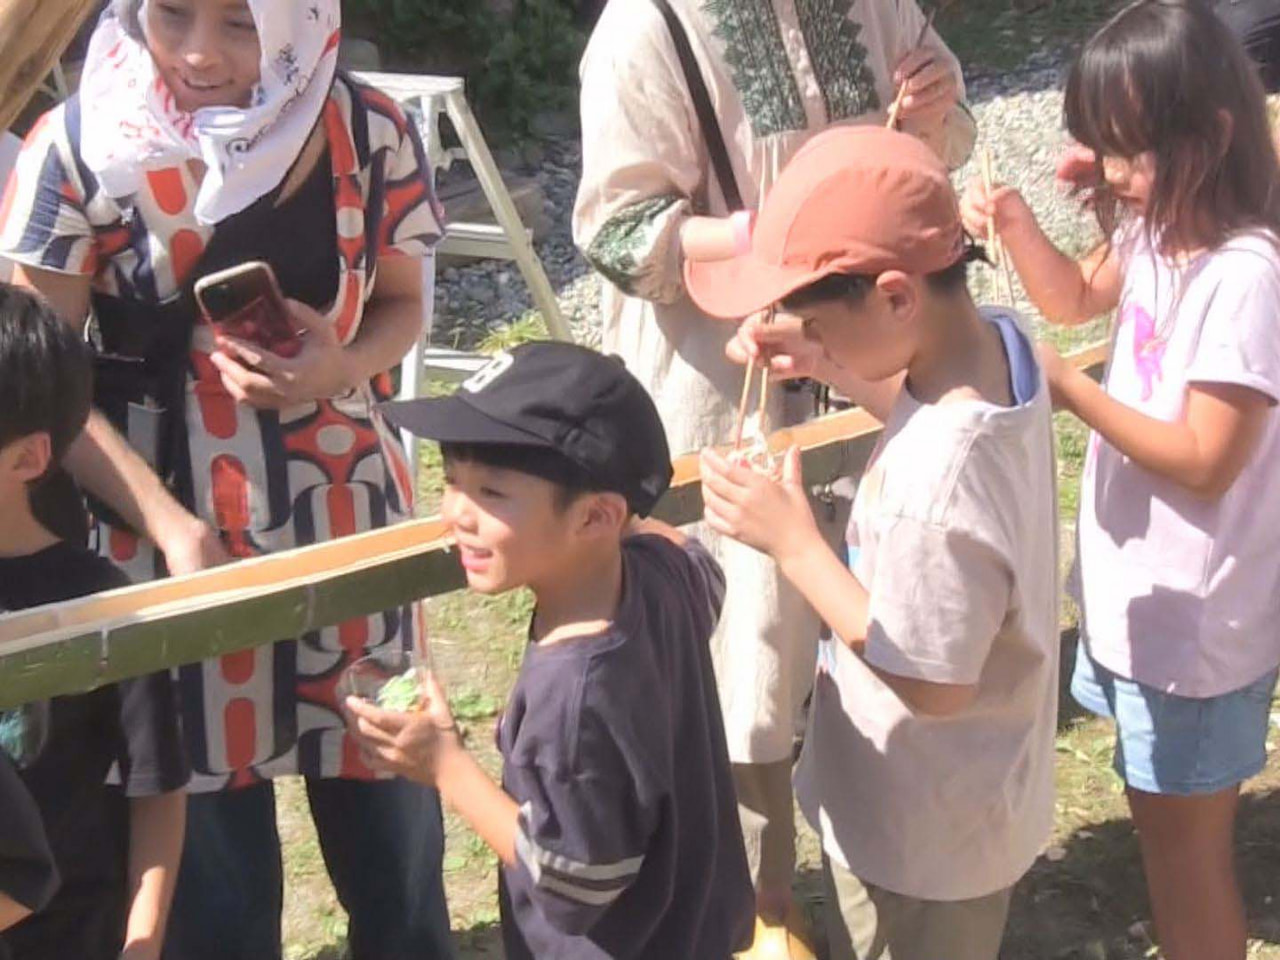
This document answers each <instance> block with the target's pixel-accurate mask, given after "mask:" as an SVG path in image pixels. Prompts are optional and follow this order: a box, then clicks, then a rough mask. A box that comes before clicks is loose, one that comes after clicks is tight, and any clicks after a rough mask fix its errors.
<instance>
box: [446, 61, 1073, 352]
mask: <svg viewBox="0 0 1280 960" xmlns="http://www.w3.org/2000/svg"><path fill="white" fill-rule="evenodd" d="M1062 75H1063V70H1062V66H1061V62H1060V61H1057V60H1055V59H1054V58H1053V57H1051V56H1040V57H1033V58H1032V60H1031V61H1029V63H1028V64H1027V65H1026V66H1025V67H1023V68H1022V69H1020V70H1018V71H1017V72H1014V73H1008V74H1004V75H1001V76H985V77H977V78H974V79H972V80H971V81H970V83H969V97H970V103H971V106H972V108H973V112H974V115H975V116H976V117H977V120H978V124H979V129H980V131H981V140H980V142H983V143H986V145H987V146H988V148H989V149H990V151H991V154H992V158H993V164H994V167H995V171H996V177H997V179H999V180H1002V181H1005V182H1011V183H1013V184H1015V185H1016V186H1018V187H1019V189H1021V190H1022V191H1023V193H1024V195H1025V196H1026V197H1027V199H1028V200H1029V201H1030V203H1031V205H1032V207H1033V208H1034V209H1035V210H1036V212H1037V214H1039V216H1040V218H1041V223H1042V224H1043V225H1044V226H1045V228H1046V230H1047V231H1048V232H1049V234H1050V236H1051V237H1053V238H1054V240H1055V241H1057V242H1058V243H1059V244H1060V245H1061V246H1063V247H1064V248H1065V249H1067V250H1068V251H1070V252H1072V253H1083V252H1084V251H1085V250H1086V249H1087V247H1088V246H1089V245H1090V244H1091V243H1092V242H1094V241H1095V240H1096V232H1095V231H1094V229H1093V226H1092V223H1091V221H1090V220H1089V219H1088V218H1086V217H1084V216H1082V215H1081V213H1080V211H1079V209H1078V207H1077V205H1076V204H1075V203H1074V202H1073V201H1072V200H1070V199H1069V198H1067V197H1065V196H1064V195H1063V194H1062V193H1061V192H1060V191H1059V190H1058V188H1057V187H1056V186H1055V184H1054V182H1053V164H1054V158H1055V157H1056V156H1057V154H1058V151H1059V149H1060V147H1061V144H1062V143H1063V140H1064V136H1065V135H1064V133H1063V131H1062V117H1061V113H1062V96H1061V93H1060V92H1059V88H1060V84H1061V80H1062ZM538 152H539V153H541V157H539V158H538V162H537V163H536V164H534V165H533V168H532V170H528V169H526V170H524V171H522V172H524V173H532V175H534V176H536V177H537V178H538V180H539V181H540V182H541V184H542V187H543V190H544V191H545V194H546V204H547V213H548V215H549V219H550V220H551V221H552V223H553V224H554V226H553V229H552V230H551V232H550V234H549V236H548V237H547V238H546V239H545V240H544V241H542V242H541V243H539V244H538V253H539V255H540V256H541V257H542V262H543V266H544V267H545V268H546V271H547V274H548V276H549V277H550V279H551V283H552V285H553V286H554V287H555V289H556V290H557V292H558V294H559V299H560V305H561V309H562V310H563V311H564V313H565V316H566V317H567V318H568V320H569V322H570V323H571V325H572V326H573V329H574V332H575V336H576V337H577V338H578V339H579V340H582V341H584V342H596V340H597V338H598V325H597V319H596V311H597V307H598V303H599V283H600V281H599V279H598V278H596V277H595V276H594V275H593V274H592V272H591V269H590V268H589V267H588V265H587V263H586V261H584V260H583V259H582V256H581V254H580V253H578V251H577V249H576V248H575V247H574V245H573V239H572V237H571V235H570V226H569V219H570V215H571V212H572V209H573V198H574V194H575V192H576V190H577V185H578V178H579V175H580V171H581V162H582V154H581V148H580V146H579V145H578V143H577V142H576V141H574V140H554V141H546V142H543V143H542V144H541V149H540V150H539V151H538ZM977 174H978V167H977V163H976V157H975V159H973V160H971V161H970V162H969V163H968V164H966V165H965V167H963V168H961V169H960V170H959V171H957V172H956V178H955V182H956V184H957V186H959V187H962V186H963V185H964V184H965V183H967V182H968V181H969V180H970V179H971V178H972V177H975V176H977ZM991 278H992V272H991V271H989V270H986V269H984V268H977V269H975V270H974V273H973V289H974V294H975V297H976V298H977V299H978V300H980V301H990V300H991V299H992V294H991V291H992V287H991ZM1015 284H1016V281H1015ZM1017 292H1018V295H1019V296H1021V289H1020V288H1019V289H1018V291H1017ZM1021 306H1022V307H1023V309H1025V310H1030V305H1029V304H1027V303H1025V302H1022V303H1021ZM530 309H532V303H531V301H530V298H529V295H528V291H527V290H526V288H525V285H524V280H523V278H522V277H521V276H520V271H519V270H518V269H517V268H516V266H515V264H514V263H505V262H499V261H484V262H476V263H473V264H470V265H467V266H464V267H454V268H447V269H444V270H442V271H441V273H440V276H439V283H438V287H437V294H436V315H435V325H434V331H433V338H432V339H433V341H434V342H435V343H436V344H439V345H443V346H455V345H456V346H460V347H464V348H465V347H469V346H473V345H474V344H475V343H477V342H478V341H479V340H480V339H481V338H482V337H484V336H485V334H486V333H488V332H490V331H492V330H493V329H494V328H495V327H498V326H500V325H502V324H503V323H507V322H510V321H512V320H514V319H517V318H519V317H521V316H522V315H524V314H525V313H526V312H527V311H529V310H530ZM1096 334H1097V331H1096V329H1094V328H1090V329H1087V330H1082V331H1075V332H1073V334H1072V335H1071V336H1070V337H1069V338H1066V339H1067V340H1068V341H1069V342H1079V341H1080V340H1083V339H1087V338H1088V337H1091V336H1095V335H1096Z"/></svg>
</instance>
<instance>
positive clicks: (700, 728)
mask: <svg viewBox="0 0 1280 960" xmlns="http://www.w3.org/2000/svg"><path fill="white" fill-rule="evenodd" d="M384 409H386V412H387V415H388V417H389V418H390V419H391V420H392V421H393V422H394V423H396V424H397V425H398V426H400V427H402V428H404V429H406V430H410V431H412V432H414V433H416V434H418V435H420V436H424V437H428V438H430V439H433V440H437V441H439V442H440V443H441V446H442V448H443V452H444V466H445V491H444V502H443V506H442V510H441V513H442V516H443V517H444V519H445V522H446V523H448V525H449V527H450V530H451V532H452V534H453V536H454V537H455V538H456V540H457V549H458V553H459V556H460V559H461V561H462V565H463V567H464V568H465V570H466V573H467V583H468V585H469V586H470V587H471V589H473V590H476V591H478V592H480V593H483V594H497V593H502V592H505V591H507V590H512V589H515V588H517V587H522V586H527V587H529V588H530V589H531V590H532V591H533V593H534V595H535V596H536V597H537V601H538V606H537V609H536V610H535V612H534V615H533V621H532V623H531V624H530V628H529V641H530V642H529V646H528V648H527V650H526V652H525V657H524V663H523V665H522V666H521V670H520V676H519V678H518V679H517V680H516V684H515V688H514V690H513V691H512V693H511V696H510V699H509V701H508V703H507V709H506V712H505V713H504V715H503V718H502V721H501V725H500V727H499V731H498V745H499V748H500V749H501V752H502V759H503V767H502V784H501V786H499V785H497V784H495V783H494V782H493V781H492V780H490V778H489V776H488V775H487V774H486V773H485V772H484V771H483V770H481V768H480V767H479V766H477V765H476V762H475V761H474V760H473V759H472V758H471V756H470V755H469V754H468V753H467V751H466V749H465V748H464V747H463V746H462V744H461V742H460V741H459V739H458V735H457V733H456V731H455V729H454V723H453V719H452V717H451V716H450V714H449V708H448V704H447V703H446V702H445V700H444V696H443V694H441V693H440V691H439V689H438V688H437V687H434V685H432V686H431V687H430V689H429V690H428V695H427V697H426V703H425V708H424V710H423V711H422V712H420V713H391V712H388V711H386V710H380V709H378V708H377V707H374V706H372V705H370V704H367V703H364V702H362V701H359V700H356V699H351V700H349V701H348V703H347V706H348V709H350V710H351V712H352V714H353V716H354V721H353V727H354V729H355V730H356V731H357V733H358V735H359V736H360V737H361V738H362V740H363V746H364V749H365V750H366V752H367V753H368V754H369V755H370V756H371V758H372V761H373V763H374V765H375V766H377V767H378V768H380V769H383V770H387V771H390V772H393V773H397V774H400V775H402V776H405V777H410V778H413V779H416V780H419V781H421V782H423V783H427V784H430V785H432V786H437V787H438V788H439V790H440V793H441V795H442V796H443V797H444V798H445V800H446V801H447V802H448V803H449V804H451V805H452V806H453V808H454V809H455V810H456V811H457V812H458V813H459V814H460V815H461V816H462V817H463V819H465V820H466V821H467V822H468V823H469V824H470V825H471V826H472V827H473V828H474V829H475V831H476V832H477V833H478V834H479V835H480V836H481V837H482V838H483V839H484V840H485V841H486V842H487V843H488V844H489V845H490V846H491V847H492V848H493V849H494V851H495V852H496V853H497V854H498V856H499V857H500V858H501V860H502V864H503V867H502V878H501V887H500V895H501V904H502V930H503V939H504V940H505V942H506V955H507V957H509V958H510V960H526V958H530V960H531V958H535V957H536V958H543V957H556V958H559V960H575V958H577V960H588V958H590V960H604V958H609V957H653V958H657V957H662V958H670V960H728V958H729V957H730V955H731V954H732V953H733V951H734V950H736V949H741V948H742V947H744V946H746V945H747V944H748V943H749V942H750V937H751V923H752V916H753V912H754V911H753V906H754V897H753V895H752V888H751V878H750V875H749V873H748V870H747V860H746V853H745V851H744V850H743V846H742V835H741V833H740V830H741V828H740V825H739V821H738V813H737V806H736V803H735V800H734V794H733V783H732V780H731V778H730V772H729V758H728V752H727V746H726V743H725V733H724V725H723V722H722V720H721V718H720V706H719V701H718V700H717V696H716V688H715V681H714V678H713V676H712V669H711V653H710V648H709V641H710V638H711V633H712V631H713V630H714V628H715V624H716V620H717V618H718V617H719V615H720V607H721V604H722V602H723V600H724V587H725V584H724V577H723V575H722V574H721V572H720V568H719V567H718V566H717V565H716V563H715V561H714V560H712V559H711V555H710V554H709V553H707V551H706V549H705V548H704V547H702V546H701V544H699V543H698V542H697V541H696V540H689V539H687V538H685V537H683V536H682V535H680V534H679V533H678V532H677V531H675V530H673V529H672V528H670V527H668V526H666V525H665V524H662V523H659V522H657V521H654V520H638V519H636V517H643V516H645V515H647V514H648V513H649V511H650V510H651V509H652V508H653V506H654V505H655V504H656V503H657V502H658V499H659V497H660V496H661V495H662V493H663V492H664V491H665V490H666V488H667V484H668V482H669V481H670V478H671V460H670V456H669V454H668V452H667V442H666V437H665V435H664V433H663V429H662V424H661V422H660V421H659V419H658V414H657V410H656V409H655V408H654V405H653V401H652V400H650V399H649V396H648V395H647V394H646V393H645V391H644V388H643V387H642V386H641V385H640V382H639V381H638V380H636V379H635V378H634V377H633V376H631V374H629V373H628V372H627V371H626V370H625V369H624V368H623V366H622V364H621V363H620V362H618V361H617V360H616V359H613V358H607V357H604V356H601V355H600V354H598V353H595V352H593V351H591V350H587V349H585V348H583V347H577V346H573V345H571V344H552V343H540V344H529V345H526V346H523V347H517V348H516V349H515V350H513V351H511V353H510V354H501V355H499V356H498V358H497V359H495V360H494V362H493V363H492V365H490V366H489V367H487V368H485V369H484V370H482V371H481V372H480V373H479V374H477V375H476V376H475V377H474V378H473V379H472V380H470V381H468V383H466V384H464V385H463V387H462V389H461V390H460V391H459V392H458V394H457V395H456V396H454V397H450V398H445V399H436V400H420V401H411V402H408V403H404V404H391V405H388V406H387V407H386V408H384Z"/></svg>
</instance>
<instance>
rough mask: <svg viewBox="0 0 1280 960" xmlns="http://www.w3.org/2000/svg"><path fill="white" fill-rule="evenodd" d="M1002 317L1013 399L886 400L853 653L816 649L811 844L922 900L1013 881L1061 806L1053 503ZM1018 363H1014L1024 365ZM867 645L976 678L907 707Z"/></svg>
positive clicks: (1046, 451) (856, 523) (864, 489)
mask: <svg viewBox="0 0 1280 960" xmlns="http://www.w3.org/2000/svg"><path fill="white" fill-rule="evenodd" d="M987 316H988V319H992V320H996V318H997V317H999V318H1000V321H1001V322H1002V323H1003V325H1004V327H1005V329H1004V330H1003V331H1002V332H1003V333H1004V334H1005V339H1006V348H1007V349H1008V348H1009V347H1010V346H1011V345H1012V347H1013V349H1012V350H1011V351H1010V353H1011V357H1010V360H1011V363H1010V366H1011V368H1012V369H1013V371H1014V383H1015V388H1016V387H1017V386H1018V383H1019V381H1021V382H1022V383H1023V384H1024V389H1021V390H1018V389H1015V396H1016V397H1018V399H1019V400H1020V402H1019V404H1018V405H1017V406H1012V407H998V406H994V405H992V404H988V403H983V402H978V401H963V402H955V403H947V404H942V405H921V404H920V403H918V402H917V401H916V400H915V399H914V398H913V397H911V396H910V395H909V394H908V393H907V391H905V390H904V391H903V395H902V397H901V398H900V399H899V401H898V403H897V405H896V406H895V408H894V410H893V413H892V415H891V416H890V418H889V422H888V423H887V424H886V426H885V432H884V436H883V438H882V440H881V443H880V446H879V447H878V448H877V451H876V454H875V456H874V457H873V459H872V462H871V464H870V466H869V468H868V470H867V473H866V474H865V476H864V479H863V482H862V483H861V485H860V486H859V489H858V498H857V500H856V502H855V504H854V516H853V523H852V525H851V532H850V539H851V547H853V548H856V549H857V551H858V553H857V560H856V562H855V573H856V574H857V576H858V579H859V580H860V581H861V582H862V583H863V584H864V585H865V586H866V587H867V589H868V591H869V592H870V595H871V605H870V626H869V628H868V637H867V646H866V653H865V661H866V662H865V663H864V662H863V660H862V659H860V658H859V657H858V656H856V655H855V654H854V653H852V652H851V651H850V650H849V649H848V648H847V647H845V646H844V645H843V644H840V643H832V644H830V645H829V646H828V647H827V648H826V649H824V651H823V656H822V657H821V658H820V662H819V666H818V676H817V681H816V685H815V690H814V697H813V708H812V711H811V713H810V718H809V729H808V733H807V735H806V740H805V748H804V753H803V754H802V756H801V759H800V765H799V768H798V770H797V772H796V795H797V797H798V798H799V801H800V806H801V809H802V810H803V811H804V814H805V816H806V818H807V819H808V820H809V822H810V823H811V824H813V826H814V828H815V829H817V830H818V831H819V833H820V834H821V836H822V842H823V848H824V850H825V851H826V853H827V854H828V855H829V856H830V857H831V858H832V859H833V860H835V861H837V862H839V863H842V864H844V865H845V866H847V867H848V868H849V869H850V870H852V871H853V872H854V873H855V874H857V875H858V876H859V877H861V878H862V879H863V880H865V881H868V882H870V883H873V884H876V885H877V886H881V887H884V888H886V889H888V890H891V891H894V892H896V893H900V894H905V895H908V896H912V897H918V898H922V899H928V900H965V899H969V898H971V897H979V896H985V895H986V894H989V893H993V892H995V891H997V890H1001V889H1004V888H1005V887H1008V886H1010V885H1012V884H1013V883H1014V882H1015V881H1016V880H1017V879H1018V878H1019V877H1020V876H1022V874H1023V873H1025V872H1026V870H1027V868H1028V867H1029V866H1030V865H1031V863H1032V862H1033V861H1034V860H1035V858H1036V856H1037V854H1038V853H1039V851H1040V848H1041V845H1042V844H1043V843H1044V840H1045V838H1046V837H1047V836H1048V833H1049V829H1050V827H1051V825H1052V822H1053V760H1054V747H1053V738H1054V733H1055V729H1056V723H1057V691H1058V582H1057V580H1058V577H1057V555H1058V544H1057V536H1058V534H1057V529H1058V524H1057V508H1056V503H1055V500H1056V491H1055V488H1056V483H1055V470H1054V459H1053V434H1052V424H1051V419H1050V408H1049V398H1048V391H1047V390H1046V389H1045V387H1044V385H1043V378H1042V377H1041V374H1040V371H1039V370H1038V368H1037V367H1036V366H1035V361H1034V357H1033V355H1032V353H1031V347H1030V344H1029V342H1028V341H1027V340H1026V339H1025V338H1024V337H1023V335H1022V334H1020V333H1018V332H1017V327H1016V325H1015V321H1014V319H1013V318H1012V317H1010V316H1008V315H1007V314H1003V315H999V314H996V313H995V312H994V311H991V312H988V313H987ZM1019 369H1021V371H1022V372H1021V374H1019V372H1018V371H1019ZM867 664H871V665H873V666H875V667H876V668H877V669H879V670H881V671H884V672H887V673H892V674H895V675H898V676H904V677H912V678H918V679H922V680H930V681H935V682H939V683H954V684H976V685H977V695H976V699H975V700H974V702H973V704H972V705H970V706H969V707H968V708H966V709H964V710H962V711H961V712H959V713H957V714H954V715H952V716H948V717H927V716H918V715H916V714H913V713H912V712H911V711H910V710H909V709H908V708H907V707H906V706H905V705H904V704H903V703H902V701H901V700H900V699H899V698H898V696H897V695H896V694H895V693H894V692H893V691H892V690H891V689H890V688H889V687H888V686H887V685H886V684H885V683H884V682H883V681H882V680H880V679H879V677H877V676H876V674H874V673H873V672H872V671H871V670H870V669H868V667H867Z"/></svg>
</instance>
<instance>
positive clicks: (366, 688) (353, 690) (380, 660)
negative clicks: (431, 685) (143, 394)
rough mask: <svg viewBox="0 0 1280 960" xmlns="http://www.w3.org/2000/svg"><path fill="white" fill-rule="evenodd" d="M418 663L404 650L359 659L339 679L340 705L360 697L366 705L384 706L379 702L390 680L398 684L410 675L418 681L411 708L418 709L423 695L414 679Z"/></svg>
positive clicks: (394, 707)
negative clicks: (347, 700)
mask: <svg viewBox="0 0 1280 960" xmlns="http://www.w3.org/2000/svg"><path fill="white" fill-rule="evenodd" d="M421 663H422V661H421V659H420V658H419V657H418V656H417V655H416V654H413V653H408V652H406V651H403V650H397V651H395V652H389V653H377V654H373V655H371V656H368V657H361V658H360V659H359V660H357V661H356V662H355V663H353V664H351V665H350V666H349V667H347V668H346V669H345V670H344V671H342V676H341V677H339V678H338V687H337V693H338V702H339V704H340V705H341V704H342V703H344V702H345V701H346V699H347V697H359V698H360V699H361V700H367V701H368V702H369V703H373V704H377V705H378V706H384V704H383V702H382V701H383V700H384V699H385V698H386V696H387V695H386V694H384V692H383V691H384V688H386V687H387V684H389V683H391V682H393V681H397V682H399V681H400V678H402V677H405V675H406V674H410V673H412V674H414V676H413V677H412V678H411V679H414V680H416V681H417V684H416V685H417V691H418V705H417V706H414V707H413V708H411V709H414V710H417V709H420V708H421V702H422V697H423V696H424V695H425V693H426V691H425V690H423V689H422V682H421V680H420V679H418V677H417V674H418V671H419V670H420V669H421ZM386 709H403V708H402V707H399V706H397V705H392V706H387V707H386Z"/></svg>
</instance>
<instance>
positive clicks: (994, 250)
mask: <svg viewBox="0 0 1280 960" xmlns="http://www.w3.org/2000/svg"><path fill="white" fill-rule="evenodd" d="M978 160H979V165H980V166H981V167H982V187H983V189H984V190H985V191H986V194H987V196H988V197H990V196H991V190H992V186H993V184H994V183H995V177H994V176H993V175H992V167H991V151H990V150H988V149H987V148H986V147H985V146H981V147H979V148H978ZM987 246H989V247H990V248H991V263H992V267H993V268H994V269H995V271H996V299H1000V298H1001V296H1004V297H1005V305H1006V306H1010V307H1012V306H1014V305H1015V303H1014V298H1013V277H1012V275H1011V274H1010V272H1009V256H1008V254H1007V253H1006V252H1005V249H1004V244H1003V243H1001V242H1000V236H999V234H997V233H996V222H995V219H994V218H992V219H990V220H988V221H987ZM1002 280H1003V281H1004V291H1003V293H1002V292H1001V290H1000V282H1001V281H1002Z"/></svg>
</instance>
